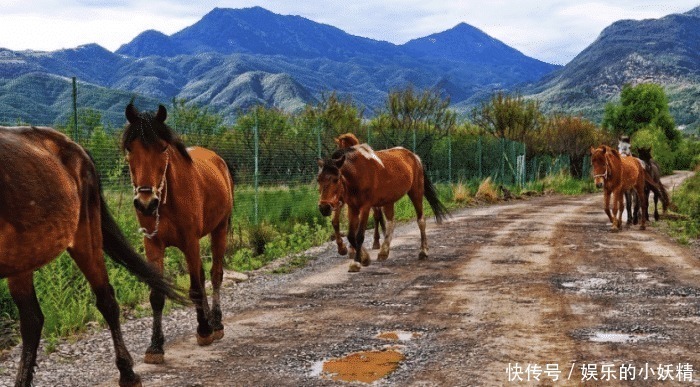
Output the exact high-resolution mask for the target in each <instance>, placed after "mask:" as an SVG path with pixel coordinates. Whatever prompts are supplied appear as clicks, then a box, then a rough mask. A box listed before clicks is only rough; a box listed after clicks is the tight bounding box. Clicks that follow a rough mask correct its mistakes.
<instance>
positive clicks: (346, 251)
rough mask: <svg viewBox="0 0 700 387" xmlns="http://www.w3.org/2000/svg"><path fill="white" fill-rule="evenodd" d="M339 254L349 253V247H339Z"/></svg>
mask: <svg viewBox="0 0 700 387" xmlns="http://www.w3.org/2000/svg"><path fill="white" fill-rule="evenodd" d="M338 254H340V255H348V248H347V247H345V246H343V247H338Z"/></svg>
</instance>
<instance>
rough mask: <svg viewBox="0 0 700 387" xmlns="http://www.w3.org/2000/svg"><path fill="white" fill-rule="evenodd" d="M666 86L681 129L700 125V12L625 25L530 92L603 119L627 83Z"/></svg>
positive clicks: (558, 105) (605, 34)
mask: <svg viewBox="0 0 700 387" xmlns="http://www.w3.org/2000/svg"><path fill="white" fill-rule="evenodd" d="M646 82H653V83H657V84H660V85H662V86H664V88H665V90H666V92H667V95H668V96H669V101H670V107H671V113H672V114H673V115H674V117H675V119H676V122H677V124H680V125H693V126H695V125H698V124H700V106H699V105H698V102H697V101H698V100H699V97H700V7H698V8H695V9H693V10H691V11H689V12H687V13H684V14H672V15H668V16H665V17H662V18H659V19H647V20H620V21H617V22H615V23H613V24H612V25H610V26H609V27H607V28H605V29H604V30H603V31H602V32H601V34H600V36H598V38H597V39H596V40H595V41H594V42H593V43H592V44H591V45H590V46H588V47H587V48H586V49H584V50H583V51H582V52H581V53H580V54H579V55H577V56H576V57H575V58H574V59H573V60H571V62H569V63H568V64H567V65H566V66H564V67H563V68H562V69H559V70H558V71H555V72H553V73H551V74H549V75H548V76H546V77H545V78H544V79H543V80H542V81H541V82H539V83H538V84H536V85H535V86H534V87H532V88H531V89H529V90H528V91H529V93H528V94H530V96H531V97H533V98H537V99H539V100H540V101H542V102H543V104H544V105H545V106H546V107H549V108H550V109H556V110H564V111H569V112H580V113H584V114H585V115H587V116H589V117H591V118H594V119H599V118H600V117H602V114H603V108H604V105H605V103H606V102H610V101H615V100H617V99H618V98H619V94H620V90H621V89H622V86H624V85H625V84H631V85H636V84H639V83H646Z"/></svg>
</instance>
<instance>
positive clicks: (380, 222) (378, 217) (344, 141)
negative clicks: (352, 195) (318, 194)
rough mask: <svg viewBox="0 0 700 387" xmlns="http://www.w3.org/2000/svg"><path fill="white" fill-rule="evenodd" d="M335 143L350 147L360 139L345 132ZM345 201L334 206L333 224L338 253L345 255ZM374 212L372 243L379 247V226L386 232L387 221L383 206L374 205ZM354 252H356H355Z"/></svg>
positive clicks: (339, 145)
mask: <svg viewBox="0 0 700 387" xmlns="http://www.w3.org/2000/svg"><path fill="white" fill-rule="evenodd" d="M335 143H336V144H337V145H338V149H345V148H350V147H351V146H354V145H358V144H359V143H360V140H358V139H357V137H355V135H354V134H352V133H345V134H342V135H340V136H338V137H337V138H336V139H335ZM343 204H344V203H343V201H342V200H341V201H338V206H337V207H336V208H333V219H332V220H331V224H332V225H333V230H334V232H335V243H336V244H337V245H338V254H340V255H345V254H347V253H348V249H347V248H346V247H345V244H344V243H343V238H342V237H341V236H340V214H341V213H342V212H343ZM372 214H373V216H374V243H373V244H372V249H378V248H379V227H380V226H381V228H382V230H383V231H384V232H386V223H385V222H384V215H383V214H382V208H381V207H373V208H372ZM353 254H354V253H353Z"/></svg>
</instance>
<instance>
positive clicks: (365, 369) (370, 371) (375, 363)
mask: <svg viewBox="0 0 700 387" xmlns="http://www.w3.org/2000/svg"><path fill="white" fill-rule="evenodd" d="M404 359H405V356H404V355H403V354H402V353H401V352H399V351H397V350H395V349H388V350H384V351H364V352H356V353H351V354H349V355H347V356H344V357H341V358H334V359H328V360H325V361H321V362H318V363H316V364H315V365H314V366H313V367H312V372H311V375H312V376H321V377H323V378H327V379H331V380H335V381H344V382H362V383H373V382H376V381H377V380H379V379H382V378H384V377H386V376H388V375H389V374H391V373H392V372H394V371H396V369H397V368H398V367H399V364H400V363H401V361H403V360H404Z"/></svg>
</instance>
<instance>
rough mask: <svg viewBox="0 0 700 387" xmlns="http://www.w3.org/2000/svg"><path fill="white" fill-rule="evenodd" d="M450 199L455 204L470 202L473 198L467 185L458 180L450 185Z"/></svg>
mask: <svg viewBox="0 0 700 387" xmlns="http://www.w3.org/2000/svg"><path fill="white" fill-rule="evenodd" d="M452 200H454V202H455V203H457V204H460V205H464V204H471V203H472V202H473V201H474V198H473V197H472V193H471V191H470V190H469V187H468V186H466V185H464V183H462V182H461V181H460V182H459V183H457V184H453V185H452Z"/></svg>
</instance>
